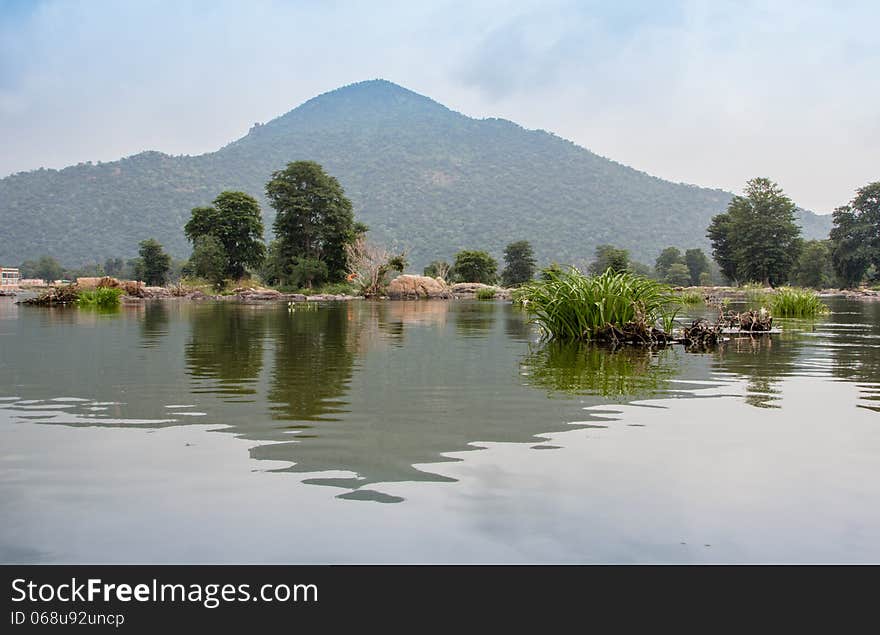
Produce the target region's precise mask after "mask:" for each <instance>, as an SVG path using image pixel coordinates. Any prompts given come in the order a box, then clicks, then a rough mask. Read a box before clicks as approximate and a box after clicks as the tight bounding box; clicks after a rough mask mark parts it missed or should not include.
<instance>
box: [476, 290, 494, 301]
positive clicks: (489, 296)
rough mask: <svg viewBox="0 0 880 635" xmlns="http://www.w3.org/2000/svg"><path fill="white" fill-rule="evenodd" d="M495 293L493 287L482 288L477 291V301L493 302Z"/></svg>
mask: <svg viewBox="0 0 880 635" xmlns="http://www.w3.org/2000/svg"><path fill="white" fill-rule="evenodd" d="M495 293H496V290H495V287H483V288H481V289H477V300H494V299H495Z"/></svg>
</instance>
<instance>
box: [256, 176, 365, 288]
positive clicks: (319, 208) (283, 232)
mask: <svg viewBox="0 0 880 635" xmlns="http://www.w3.org/2000/svg"><path fill="white" fill-rule="evenodd" d="M266 196H267V197H268V199H269V202H270V204H271V205H272V207H274V208H275V210H276V212H277V215H276V217H275V224H274V229H275V236H276V239H277V247H276V250H277V253H276V254H275V257H276V258H277V259H278V261H279V265H280V267H279V268H280V271H279V272H278V273H279V274H280V275H282V276H284V277H287V278H288V283H292V281H293V278H294V277H297V278H301V279H303V281H304V283H305V286H307V287H311V286H312V285H313V284H316V283H321V282H323V281H325V280H327V281H329V282H339V281H341V280H342V279H343V278H344V277H345V275H346V273H347V269H348V262H347V257H346V251H345V246H346V245H349V244H351V243H353V242H354V240H355V238H356V237H357V234H358V228H356V226H355V222H354V214H353V213H352V206H351V201H349V200H348V199H347V198H346V197H345V192H344V191H343V189H342V186H341V185H340V184H339V181H337V180H336V179H335V178H333V177H332V176H330V175H328V174H327V173H326V172H324V169H323V168H322V167H321V166H320V165H318V164H317V163H315V162H314V161H296V162H294V163H288V164H287V167H286V168H284V169H283V170H279V171H277V172H274V173H273V174H272V178H271V180H270V181H269V182H268V183H267V184H266ZM364 229H365V227H364Z"/></svg>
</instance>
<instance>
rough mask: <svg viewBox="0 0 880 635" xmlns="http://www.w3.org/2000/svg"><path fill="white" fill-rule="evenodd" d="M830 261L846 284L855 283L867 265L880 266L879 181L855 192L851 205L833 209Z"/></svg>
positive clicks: (857, 282)
mask: <svg viewBox="0 0 880 635" xmlns="http://www.w3.org/2000/svg"><path fill="white" fill-rule="evenodd" d="M833 219H834V226H833V227H832V229H831V261H832V264H833V266H834V271H835V273H836V274H837V277H838V278H839V279H840V281H841V283H842V284H843V285H844V286H846V287H855V286H858V284H859V283H860V282H861V281H862V279H863V278H864V277H865V273H866V272H867V270H868V267H870V266H871V265H874V268H875V269H877V268H880V181H876V182H874V183H869V184H868V185H866V186H865V187H863V188H861V189H859V190H858V191H857V192H856V195H855V197H854V198H853V200H852V201H850V203H849V204H848V205H843V206H841V207H838V208H837V209H836V210H834V214H833Z"/></svg>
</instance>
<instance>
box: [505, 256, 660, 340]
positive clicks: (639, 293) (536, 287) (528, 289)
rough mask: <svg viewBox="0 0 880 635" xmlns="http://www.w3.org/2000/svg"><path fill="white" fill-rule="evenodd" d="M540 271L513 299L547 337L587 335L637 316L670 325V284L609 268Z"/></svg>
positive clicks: (558, 337)
mask: <svg viewBox="0 0 880 635" xmlns="http://www.w3.org/2000/svg"><path fill="white" fill-rule="evenodd" d="M544 275H545V276H546V278H545V279H543V280H540V281H535V282H532V283H529V284H527V285H525V286H523V287H521V288H520V289H518V290H517V291H516V292H515V295H514V299H515V300H518V301H520V302H522V303H523V305H524V306H525V308H526V310H527V311H528V312H529V314H530V315H531V318H532V321H533V322H535V323H536V324H538V325H539V326H540V327H541V329H542V330H543V331H544V334H545V335H546V336H549V337H552V338H555V339H560V340H589V339H591V338H592V337H593V336H594V335H595V333H596V331H597V330H598V329H601V328H603V327H605V326H608V325H614V326H623V325H624V324H627V323H628V322H633V321H635V320H639V319H643V320H644V321H645V322H647V323H648V324H650V325H654V324H656V323H657V322H658V321H659V322H662V325H663V328H664V330H667V329H670V328H671V326H672V321H673V319H674V317H675V304H676V302H675V298H674V296H673V295H672V294H671V292H670V289H669V287H667V286H666V285H663V284H661V283H659V282H657V281H655V280H649V279H648V278H643V277H641V276H637V275H635V274H632V273H629V272H621V273H614V272H613V271H611V270H610V269H609V270H608V271H606V272H605V273H603V274H601V275H598V276H586V275H584V274H582V273H581V272H580V271H578V270H577V269H575V268H574V267H571V268H569V269H568V270H558V271H553V270H547V271H545V273H544Z"/></svg>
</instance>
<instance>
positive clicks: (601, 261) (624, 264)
mask: <svg viewBox="0 0 880 635" xmlns="http://www.w3.org/2000/svg"><path fill="white" fill-rule="evenodd" d="M608 269H611V270H612V271H614V272H615V273H622V272H624V271H627V270H628V269H629V252H628V251H627V250H626V249H618V248H617V247H615V246H614V245H599V246H598V247H596V258H595V260H593V262H592V263H591V264H590V273H592V274H593V275H594V276H597V275H599V274H601V273H604V272H605V271H606V270H608Z"/></svg>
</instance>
